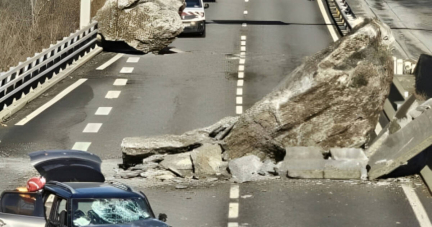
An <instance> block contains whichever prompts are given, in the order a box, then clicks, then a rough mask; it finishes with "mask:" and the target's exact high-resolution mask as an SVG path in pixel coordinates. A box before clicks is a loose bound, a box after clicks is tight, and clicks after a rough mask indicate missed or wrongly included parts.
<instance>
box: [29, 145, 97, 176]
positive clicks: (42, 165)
mask: <svg viewBox="0 0 432 227" xmlns="http://www.w3.org/2000/svg"><path fill="white" fill-rule="evenodd" d="M29 156H30V161H31V164H32V165H33V166H34V167H35V168H36V170H37V171H38V172H39V173H40V174H41V175H42V176H43V177H45V179H46V180H47V181H59V182H104V181H105V177H104V175H103V174H102V172H101V168H100V165H101V163H102V160H101V159H100V158H99V157H98V156H96V155H94V154H92V153H88V152H84V151H75V150H64V151H62V150H60V151H36V152H32V153H30V154H29Z"/></svg>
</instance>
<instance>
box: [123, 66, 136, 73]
mask: <svg viewBox="0 0 432 227" xmlns="http://www.w3.org/2000/svg"><path fill="white" fill-rule="evenodd" d="M133 71H134V67H123V68H122V69H121V70H120V73H132V72H133Z"/></svg>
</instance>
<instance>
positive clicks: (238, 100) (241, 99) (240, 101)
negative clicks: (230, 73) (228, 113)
mask: <svg viewBox="0 0 432 227" xmlns="http://www.w3.org/2000/svg"><path fill="white" fill-rule="evenodd" d="M236 104H239V105H241V104H243V97H236Z"/></svg>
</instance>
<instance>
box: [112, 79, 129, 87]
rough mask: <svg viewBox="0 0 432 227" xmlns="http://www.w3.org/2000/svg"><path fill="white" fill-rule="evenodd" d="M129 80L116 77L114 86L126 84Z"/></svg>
mask: <svg viewBox="0 0 432 227" xmlns="http://www.w3.org/2000/svg"><path fill="white" fill-rule="evenodd" d="M127 82H128V80H127V79H116V80H115V81H114V84H113V85H114V86H125V85H126V84H127Z"/></svg>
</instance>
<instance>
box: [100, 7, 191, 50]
mask: <svg viewBox="0 0 432 227" xmlns="http://www.w3.org/2000/svg"><path fill="white" fill-rule="evenodd" d="M184 7H185V1H184V0H107V1H106V2H105V5H104V6H103V7H102V8H101V9H100V10H99V11H98V12H97V14H96V17H95V19H96V20H97V21H98V22H99V32H100V33H101V34H102V35H103V37H104V39H105V40H107V41H124V42H126V43H127V44H128V45H129V46H131V47H133V48H135V49H137V50H140V51H143V52H144V53H148V52H158V51H160V50H162V49H163V48H165V47H167V46H168V45H169V44H171V43H172V42H173V41H174V39H175V37H177V36H178V35H179V34H180V33H181V32H182V31H183V23H182V20H181V17H180V13H181V12H182V11H183V9H184Z"/></svg>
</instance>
